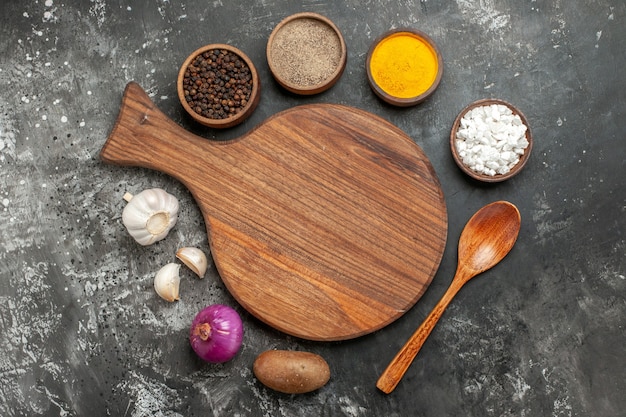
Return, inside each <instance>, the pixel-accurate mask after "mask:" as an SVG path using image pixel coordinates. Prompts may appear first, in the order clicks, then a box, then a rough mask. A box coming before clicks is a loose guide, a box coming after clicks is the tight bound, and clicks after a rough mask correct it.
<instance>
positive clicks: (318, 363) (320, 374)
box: [252, 350, 330, 394]
mask: <svg viewBox="0 0 626 417" xmlns="http://www.w3.org/2000/svg"><path fill="white" fill-rule="evenodd" d="M252 370H253V372H254V375H255V376H256V377H257V379H258V380H259V381H261V382H262V383H263V384H264V385H265V386H267V387H269V388H271V389H273V390H276V391H279V392H283V393H285V394H303V393H305V392H311V391H315V390H316V389H319V388H321V387H323V386H324V385H325V384H326V383H327V382H328V380H329V379H330V368H329V366H328V363H327V362H326V361H325V360H324V358H322V357H321V356H320V355H316V354H315V353H311V352H297V351H290V350H267V351H265V352H263V353H261V354H260V355H259V356H257V358H256V360H255V361H254V365H253V367H252Z"/></svg>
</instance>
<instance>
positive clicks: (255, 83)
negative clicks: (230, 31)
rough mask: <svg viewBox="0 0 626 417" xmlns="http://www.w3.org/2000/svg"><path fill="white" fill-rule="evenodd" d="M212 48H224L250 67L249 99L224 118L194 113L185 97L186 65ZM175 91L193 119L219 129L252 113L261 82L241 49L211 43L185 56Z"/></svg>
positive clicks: (241, 120) (256, 102)
mask: <svg viewBox="0 0 626 417" xmlns="http://www.w3.org/2000/svg"><path fill="white" fill-rule="evenodd" d="M212 49H225V50H227V51H229V52H232V53H234V54H236V55H238V56H239V57H240V58H241V59H242V60H243V61H244V62H245V63H246V65H248V68H250V74H251V75H252V92H251V93H250V99H249V100H248V104H247V105H246V106H245V107H244V108H243V109H242V110H241V111H240V112H239V113H237V114H235V115H234V116H231V117H227V118H225V119H211V118H208V117H204V116H202V115H200V114H198V113H196V111H195V110H193V109H192V108H191V106H189V104H188V103H187V100H186V99H185V93H184V88H183V80H184V78H185V71H186V70H187V67H188V66H189V64H190V63H191V61H193V60H194V59H195V58H196V57H197V56H198V55H200V54H202V53H204V52H206V51H210V50H212ZM176 91H177V93H178V99H179V101H180V103H181V104H182V106H183V108H184V109H185V111H186V112H187V113H188V114H189V115H190V116H191V117H192V118H193V119H194V120H196V121H197V122H198V123H200V124H202V125H204V126H207V127H213V128H218V129H221V128H228V127H232V126H235V125H238V124H239V123H241V122H243V121H244V120H245V119H246V118H247V117H248V116H250V114H252V112H253V111H254V109H255V108H256V107H257V105H258V104H259V99H260V93H261V82H260V78H259V74H258V72H257V70H256V67H255V66H254V63H253V62H252V60H251V59H250V58H249V57H248V56H247V55H246V54H245V53H244V52H243V51H241V50H240V49H239V48H236V47H234V46H232V45H228V44H225V43H211V44H208V45H204V46H201V47H200V48H198V49H196V50H195V51H193V52H192V53H191V54H190V55H188V56H187V58H186V59H185V61H184V62H183V64H182V65H181V66H180V69H179V71H178V79H177V80H176Z"/></svg>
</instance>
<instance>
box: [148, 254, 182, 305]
mask: <svg viewBox="0 0 626 417" xmlns="http://www.w3.org/2000/svg"><path fill="white" fill-rule="evenodd" d="M179 269H180V265H178V264H175V263H170V264H167V265H165V266H164V267H163V268H161V269H159V272H157V273H156V276H155V277H154V290H155V291H156V293H157V294H159V297H161V298H162V299H164V300H165V301H169V302H172V301H176V300H178V299H179V297H178V293H179V288H180V276H179V275H178V270H179Z"/></svg>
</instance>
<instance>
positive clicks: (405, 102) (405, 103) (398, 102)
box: [365, 27, 444, 107]
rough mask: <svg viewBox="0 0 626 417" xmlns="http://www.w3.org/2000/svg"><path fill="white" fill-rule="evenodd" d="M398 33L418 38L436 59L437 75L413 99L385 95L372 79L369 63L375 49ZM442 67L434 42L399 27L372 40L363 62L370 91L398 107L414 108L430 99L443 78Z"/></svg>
mask: <svg viewBox="0 0 626 417" xmlns="http://www.w3.org/2000/svg"><path fill="white" fill-rule="evenodd" d="M398 33H410V34H411V35H413V36H415V37H417V38H420V39H421V40H422V41H424V42H425V43H427V44H428V45H429V46H430V47H431V48H432V50H433V51H434V52H435V56H436V58H437V75H436V76H435V80H434V81H433V83H432V84H431V85H430V87H429V88H428V90H426V91H424V92H423V93H422V94H420V95H418V96H415V97H409V98H401V97H396V96H394V95H392V94H389V93H387V92H386V91H384V90H383V89H382V88H381V87H380V86H379V85H378V84H377V83H376V81H374V77H373V75H372V69H371V61H372V55H373V54H374V51H375V50H376V47H377V46H378V45H379V44H380V43H381V42H383V41H384V40H386V39H387V38H390V37H391V36H394V35H396V34H398ZM443 66H444V65H443V57H442V55H441V51H440V50H439V47H438V46H437V44H436V43H435V41H434V40H433V39H432V38H431V37H430V36H428V35H427V34H426V33H424V32H422V31H421V30H418V29H414V28H409V27H399V28H396V29H391V30H388V31H386V32H384V33H383V34H381V35H379V36H378V37H377V38H376V39H374V41H373V42H372V44H371V45H370V48H369V50H368V51H367V57H366V60H365V69H366V71H367V80H368V82H369V85H370V87H371V89H372V90H373V91H374V93H375V94H376V95H377V96H378V97H379V98H380V99H382V100H383V101H385V102H387V103H389V104H392V105H395V106H398V107H409V106H414V105H416V104H419V103H422V102H423V101H424V100H426V99H427V98H428V97H430V96H431V95H432V94H433V93H434V92H435V90H436V89H437V87H439V84H440V83H441V78H442V77H443Z"/></svg>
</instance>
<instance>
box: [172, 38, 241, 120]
mask: <svg viewBox="0 0 626 417" xmlns="http://www.w3.org/2000/svg"><path fill="white" fill-rule="evenodd" d="M252 83H253V81H252V72H251V71H250V67H249V66H248V65H247V64H246V62H245V61H244V60H243V59H242V58H241V57H240V56H238V55H237V54H235V53H233V52H231V51H227V50H225V49H211V50H208V51H206V52H203V53H201V54H199V55H198V56H197V57H195V58H194V59H193V60H192V61H191V63H190V64H189V65H188V66H187V69H186V70H185V74H184V76H183V90H184V95H185V100H186V101H187V103H188V104H189V107H191V109H192V110H193V111H195V112H196V113H198V114H199V115H200V116H203V117H206V118H209V119H226V118H228V117H231V116H234V115H236V114H237V113H239V112H240V111H242V110H243V109H244V108H245V107H246V105H247V104H248V102H249V100H250V95H251V94H252Z"/></svg>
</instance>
